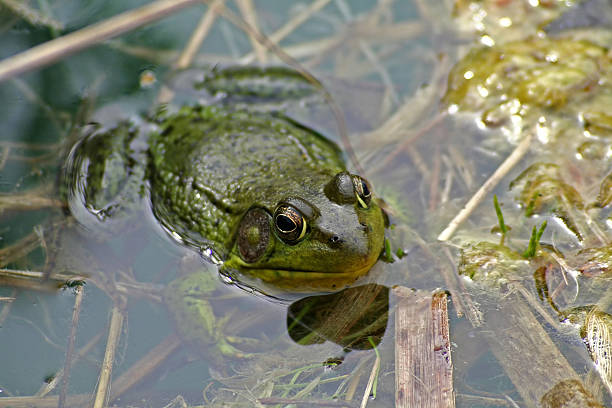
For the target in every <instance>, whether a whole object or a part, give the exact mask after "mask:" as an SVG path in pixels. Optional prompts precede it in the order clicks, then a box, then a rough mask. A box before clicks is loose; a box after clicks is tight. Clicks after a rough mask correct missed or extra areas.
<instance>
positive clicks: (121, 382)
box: [111, 334, 182, 400]
mask: <svg viewBox="0 0 612 408" xmlns="http://www.w3.org/2000/svg"><path fill="white" fill-rule="evenodd" d="M181 344H182V342H181V339H179V338H178V337H177V336H176V335H175V334H171V335H169V336H168V337H166V338H165V339H164V340H163V341H162V342H161V343H159V344H158V345H157V346H155V347H153V348H152V349H151V351H149V352H148V353H147V354H146V355H144V356H143V357H142V358H141V359H140V360H138V361H137V362H136V363H134V365H132V366H131V367H130V368H129V369H128V370H127V371H125V372H124V373H123V374H121V375H120V376H119V378H116V379H115V380H114V381H113V384H112V386H111V391H112V396H111V400H114V399H116V398H118V397H120V396H121V395H123V394H125V393H126V392H127V391H128V390H130V389H131V388H132V387H133V386H135V385H136V384H138V383H139V382H140V381H141V380H142V379H143V378H145V377H146V376H147V375H149V374H151V372H153V371H154V370H155V369H156V368H157V367H159V365H160V364H161V363H163V362H164V361H165V360H166V358H168V357H169V356H170V355H171V354H172V353H173V352H174V351H175V350H176V349H177V348H178V347H179V346H180V345H181Z"/></svg>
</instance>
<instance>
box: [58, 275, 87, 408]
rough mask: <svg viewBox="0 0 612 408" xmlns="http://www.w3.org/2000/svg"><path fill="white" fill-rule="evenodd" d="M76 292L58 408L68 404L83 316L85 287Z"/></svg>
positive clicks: (78, 288)
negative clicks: (72, 369)
mask: <svg viewBox="0 0 612 408" xmlns="http://www.w3.org/2000/svg"><path fill="white" fill-rule="evenodd" d="M74 291H75V294H76V296H75V297H74V308H73V309H72V325H71V326H70V336H69V337H68V346H67V347H66V360H65V361H64V373H63V375H62V388H61V390H60V395H59V401H58V404H57V406H58V408H64V406H65V404H66V392H67V391H68V382H69V381H70V367H71V366H72V356H73V354H74V342H75V340H76V330H77V326H78V325H79V316H80V315H81V303H82V302H83V286H77V287H76V288H75V289H74Z"/></svg>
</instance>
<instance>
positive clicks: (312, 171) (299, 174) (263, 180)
mask: <svg viewBox="0 0 612 408" xmlns="http://www.w3.org/2000/svg"><path fill="white" fill-rule="evenodd" d="M150 154H151V167H150V171H151V177H150V179H151V191H152V200H153V208H154V211H155V212H156V215H157V217H158V219H160V220H161V222H162V224H163V225H164V227H165V228H166V229H167V230H169V231H170V232H171V235H173V236H175V237H177V235H178V237H177V238H180V239H181V240H183V241H185V242H186V243H188V244H192V245H195V246H198V247H203V246H206V245H208V246H210V248H211V249H213V250H215V251H216V252H217V253H219V255H221V256H222V255H223V253H224V252H225V251H226V250H227V247H228V246H229V245H230V241H231V239H232V236H233V231H234V229H235V226H236V224H237V221H238V219H239V217H240V216H241V215H242V214H243V213H244V211H246V210H247V209H248V208H249V207H251V206H254V205H261V206H264V207H270V206H273V205H274V204H276V202H277V201H278V198H279V194H281V195H282V196H290V195H291V194H299V193H301V190H303V189H304V188H305V186H311V185H313V183H311V182H309V179H317V178H319V179H320V178H321V176H322V175H327V176H330V177H331V176H333V175H334V174H336V173H338V172H339V171H342V170H344V163H343V161H342V159H341V153H340V150H339V149H338V147H337V146H336V145H335V144H334V143H332V142H330V141H328V140H327V139H325V138H323V137H322V136H320V135H318V134H316V133H315V132H313V131H311V130H309V129H306V128H304V127H302V126H300V125H299V124H297V123H295V122H293V121H292V120H290V119H288V118H286V117H284V116H282V115H271V114H269V113H267V114H263V113H254V112H249V111H230V110H228V109H226V108H223V107H218V106H196V107H187V108H183V109H181V110H180V111H178V112H177V113H175V114H171V115H167V116H165V117H164V118H163V119H162V120H161V122H160V131H159V133H158V134H156V135H154V136H153V138H152V143H151V152H150ZM327 178H328V177H326V179H327ZM203 243H204V244H203Z"/></svg>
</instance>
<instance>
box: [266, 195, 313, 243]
mask: <svg viewBox="0 0 612 408" xmlns="http://www.w3.org/2000/svg"><path fill="white" fill-rule="evenodd" d="M274 226H275V227H276V233H277V234H278V236H279V237H280V238H281V239H282V240H283V241H285V242H286V243H288V244H295V243H297V242H298V241H299V240H300V239H302V238H304V235H306V220H305V219H304V216H303V215H302V214H300V212H299V211H298V210H296V209H295V208H294V207H292V206H290V205H286V204H283V205H280V206H278V208H276V211H274Z"/></svg>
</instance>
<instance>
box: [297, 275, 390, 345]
mask: <svg viewBox="0 0 612 408" xmlns="http://www.w3.org/2000/svg"><path fill="white" fill-rule="evenodd" d="M388 316H389V288H387V287H385V286H381V285H377V284H374V283H371V284H368V285H363V286H357V287H354V288H347V289H344V290H342V291H340V292H338V293H332V294H329V295H320V296H309V297H306V298H304V299H301V300H298V301H296V302H294V303H292V304H291V305H290V306H289V308H288V309H287V330H288V332H289V335H290V336H291V338H292V339H293V340H294V341H295V342H296V343H298V344H302V345H308V344H319V343H323V342H325V341H331V342H334V343H336V344H338V345H340V346H342V347H343V349H344V350H345V351H350V350H368V349H371V348H373V347H376V346H377V345H378V344H379V343H380V341H381V340H382V337H383V336H384V334H385V330H386V328H387V319H388Z"/></svg>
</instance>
